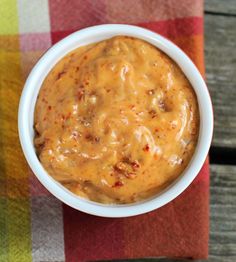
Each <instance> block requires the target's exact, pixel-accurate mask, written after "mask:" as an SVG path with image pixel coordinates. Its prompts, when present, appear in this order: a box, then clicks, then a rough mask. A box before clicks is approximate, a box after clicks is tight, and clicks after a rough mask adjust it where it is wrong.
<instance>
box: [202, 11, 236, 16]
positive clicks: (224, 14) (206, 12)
mask: <svg viewBox="0 0 236 262" xmlns="http://www.w3.org/2000/svg"><path fill="white" fill-rule="evenodd" d="M204 14H206V15H216V16H217V15H218V16H219V15H220V16H233V17H236V14H230V13H224V12H214V11H204Z"/></svg>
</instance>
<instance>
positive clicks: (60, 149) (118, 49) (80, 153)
mask: <svg viewBox="0 0 236 262" xmlns="http://www.w3.org/2000/svg"><path fill="white" fill-rule="evenodd" d="M198 126H199V112H198V105H197V99H196V96H195V93H194V91H193V89H192V87H191V85H190V83H189V81H188V80H187V79H186V77H185V76H184V74H183V73H182V71H181V70H180V68H179V67H178V66H177V65H176V63H175V62H174V61H173V60H171V59H170V58H169V57H168V56H166V55H165V54H164V53H162V52H161V51H160V50H158V49H157V48H156V47H154V46H152V45H150V44H149V43H147V42H144V41H142V40H139V39H135V38H130V37H126V36H118V37H114V38H111V39H108V40H105V41H102V42H99V43H96V44H92V45H88V46H84V47H80V48H78V49H76V50H74V51H73V52H71V53H69V54H68V55H66V56H65V57H64V58H63V59H62V60H61V61H59V63H57V64H56V66H55V67H54V68H53V69H52V70H51V72H50V73H49V74H48V76H47V78H46V79H45V81H44V82H43V85H42V87H41V90H40V93H39V96H38V100H37V104H36V109H35V131H36V135H35V140H34V142H35V147H36V150H37V153H38V157H39V159H40V161H41V163H42V164H43V166H44V167H45V169H46V170H47V171H48V173H49V174H50V175H51V176H52V177H53V178H54V179H55V180H57V181H59V182H60V183H61V184H62V185H64V186H65V187H66V188H68V189H69V190H71V191H72V192H74V193H75V194H77V195H80V196H82V197H85V198H88V199H91V200H93V201H97V202H102V203H130V202H135V201H139V200H142V199H145V198H147V197H150V196H152V195H155V194H156V193H158V192H160V191H161V190H162V189H163V188H165V187H166V186H167V185H169V184H170V183H171V182H172V181H173V180H174V179H176V178H177V177H178V176H180V175H181V173H182V172H183V170H184V169H185V168H186V166H187V164H188V163H189V161H190V159H191V157H192V155H193V153H194V149H195V147H196V143H197V139H198Z"/></svg>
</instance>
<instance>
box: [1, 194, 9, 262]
mask: <svg viewBox="0 0 236 262" xmlns="http://www.w3.org/2000/svg"><path fill="white" fill-rule="evenodd" d="M6 202H7V200H6V198H5V197H1V198H0V262H6V261H8V259H7V256H8V255H7V254H8V252H7V251H8V250H7V230H6V213H7V212H6Z"/></svg>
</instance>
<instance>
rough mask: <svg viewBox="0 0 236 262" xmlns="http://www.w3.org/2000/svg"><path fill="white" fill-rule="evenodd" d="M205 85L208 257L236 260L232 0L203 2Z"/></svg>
mask: <svg viewBox="0 0 236 262" xmlns="http://www.w3.org/2000/svg"><path fill="white" fill-rule="evenodd" d="M205 62H206V78H207V85H208V88H209V89H210V93H211V97H212V101H213V106H214V115H215V127H214V128H215V130H214V138H213V142H212V147H211V150H210V163H211V201H210V203H211V232H210V254H209V260H208V261H212V262H213V261H216V262H217V261H222V262H235V261H236V0H226V1H223V0H207V1H206V3H205Z"/></svg>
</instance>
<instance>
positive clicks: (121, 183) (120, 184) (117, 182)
mask: <svg viewBox="0 0 236 262" xmlns="http://www.w3.org/2000/svg"><path fill="white" fill-rule="evenodd" d="M123 185H124V183H123V182H122V181H116V182H115V184H114V185H113V186H112V187H121V186H123Z"/></svg>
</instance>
